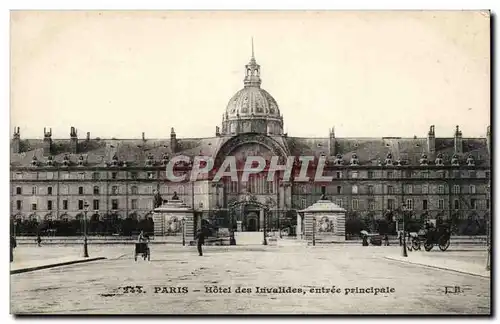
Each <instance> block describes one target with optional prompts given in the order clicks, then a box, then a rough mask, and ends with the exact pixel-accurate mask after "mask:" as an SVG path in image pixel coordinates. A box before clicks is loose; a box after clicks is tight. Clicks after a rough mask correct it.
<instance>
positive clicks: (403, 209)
mask: <svg viewBox="0 0 500 324" xmlns="http://www.w3.org/2000/svg"><path fill="white" fill-rule="evenodd" d="M401 212H402V214H403V252H402V255H403V257H405V258H406V257H408V252H407V250H406V224H405V222H406V204H405V203H403V205H402V206H401Z"/></svg>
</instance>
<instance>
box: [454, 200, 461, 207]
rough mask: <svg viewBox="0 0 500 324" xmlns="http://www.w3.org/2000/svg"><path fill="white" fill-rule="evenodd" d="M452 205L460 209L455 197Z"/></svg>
mask: <svg viewBox="0 0 500 324" xmlns="http://www.w3.org/2000/svg"><path fill="white" fill-rule="evenodd" d="M453 207H454V209H460V202H459V201H458V199H455V200H454V201H453Z"/></svg>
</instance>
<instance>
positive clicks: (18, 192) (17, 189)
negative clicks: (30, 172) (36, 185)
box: [16, 187, 23, 195]
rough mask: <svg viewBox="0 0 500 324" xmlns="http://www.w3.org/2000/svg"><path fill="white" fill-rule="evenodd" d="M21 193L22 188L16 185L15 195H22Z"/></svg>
mask: <svg viewBox="0 0 500 324" xmlns="http://www.w3.org/2000/svg"><path fill="white" fill-rule="evenodd" d="M22 194H23V190H22V189H21V187H16V195H22Z"/></svg>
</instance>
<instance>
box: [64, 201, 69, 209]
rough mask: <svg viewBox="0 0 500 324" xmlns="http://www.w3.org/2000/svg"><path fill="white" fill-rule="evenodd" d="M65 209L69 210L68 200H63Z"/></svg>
mask: <svg viewBox="0 0 500 324" xmlns="http://www.w3.org/2000/svg"><path fill="white" fill-rule="evenodd" d="M63 209H64V210H68V201H67V200H63Z"/></svg>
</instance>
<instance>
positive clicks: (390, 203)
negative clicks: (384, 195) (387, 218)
mask: <svg viewBox="0 0 500 324" xmlns="http://www.w3.org/2000/svg"><path fill="white" fill-rule="evenodd" d="M387 209H389V210H393V209H394V199H387Z"/></svg>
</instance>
